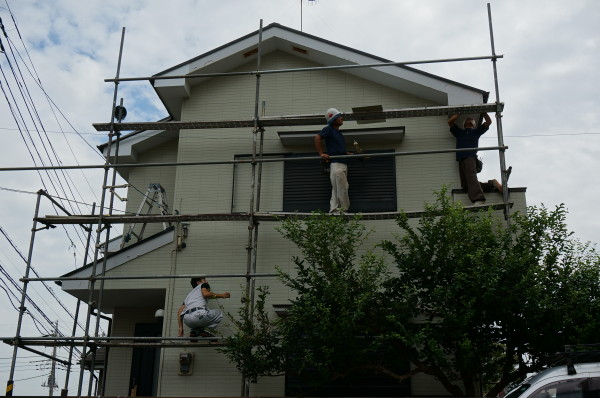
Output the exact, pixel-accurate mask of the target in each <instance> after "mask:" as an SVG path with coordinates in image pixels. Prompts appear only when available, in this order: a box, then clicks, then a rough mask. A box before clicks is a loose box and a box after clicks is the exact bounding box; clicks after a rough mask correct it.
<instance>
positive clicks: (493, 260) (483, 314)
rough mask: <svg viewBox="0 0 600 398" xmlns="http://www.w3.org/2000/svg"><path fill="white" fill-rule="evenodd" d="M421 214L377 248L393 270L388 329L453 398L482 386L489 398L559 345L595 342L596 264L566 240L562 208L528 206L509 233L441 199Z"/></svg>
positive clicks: (499, 223)
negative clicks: (408, 319) (410, 319)
mask: <svg viewBox="0 0 600 398" xmlns="http://www.w3.org/2000/svg"><path fill="white" fill-rule="evenodd" d="M426 210H427V213H426V214H425V215H424V216H423V217H422V218H421V219H420V220H419V222H418V225H417V226H412V225H411V224H410V223H409V220H408V219H407V218H406V217H400V218H399V219H398V225H399V227H400V228H401V230H402V231H403V234H402V235H400V236H399V237H398V238H397V240H396V241H395V242H391V241H387V242H384V243H383V244H382V246H383V248H384V249H385V250H386V251H387V252H388V253H390V254H391V255H392V256H393V257H394V260H395V263H396V266H397V268H398V271H399V274H398V276H397V277H394V278H391V279H389V280H388V281H387V283H386V285H385V287H386V290H387V291H388V292H390V295H389V297H390V303H389V306H390V307H389V312H390V314H394V315H393V316H390V317H388V320H389V321H390V326H389V329H390V330H394V331H395V333H394V334H391V335H390V336H394V338H397V339H398V341H400V342H401V343H403V344H406V345H407V346H408V347H409V351H410V355H411V359H412V361H413V363H415V364H417V366H418V367H419V368H420V369H422V370H423V371H424V372H426V373H429V374H432V375H434V376H436V377H437V378H438V379H439V380H440V381H441V382H442V383H443V384H444V385H445V387H446V388H447V389H448V391H449V392H451V393H452V394H453V395H467V396H477V395H480V394H481V391H480V390H479V383H480V381H482V382H483V384H484V385H485V386H487V387H484V388H485V389H487V390H489V391H488V394H489V396H495V395H496V394H497V393H498V392H500V390H501V389H502V388H503V387H505V386H506V385H507V384H508V383H510V382H512V381H515V380H517V379H519V378H521V377H523V376H524V375H525V374H526V373H528V372H532V371H536V370H539V369H541V368H542V367H543V366H545V365H546V364H547V362H546V361H547V358H549V357H550V356H551V355H552V354H554V353H555V352H557V351H560V350H561V347H562V345H564V344H577V343H586V342H590V341H591V339H593V338H594V336H593V330H597V327H598V326H600V325H599V322H598V321H597V319H600V318H597V317H596V318H594V317H593V316H590V315H589V314H590V312H591V313H592V314H596V315H597V314H598V310H599V309H600V302H599V301H598V289H599V287H598V280H599V279H598V272H599V269H600V262H599V259H598V255H597V253H596V252H595V251H594V250H592V249H591V248H590V247H589V246H587V245H581V244H579V243H578V242H577V241H575V240H572V239H571V237H570V233H569V232H568V231H567V228H566V224H565V216H566V211H565V210H564V207H563V206H559V207H557V208H556V210H554V211H548V210H547V209H545V208H544V207H542V208H535V207H532V208H530V209H529V210H528V213H527V215H515V216H514V217H512V219H511V220H510V224H509V226H507V225H506V223H504V220H500V219H498V218H496V217H494V214H493V213H492V211H489V212H486V213H479V214H473V213H470V212H467V211H465V210H464V209H463V208H462V207H460V206H459V205H457V204H453V203H452V202H451V201H450V199H449V198H448V197H447V196H446V195H445V192H441V193H440V194H439V195H438V198H437V201H436V202H435V204H433V205H428V206H427V207H426ZM409 304H410V305H409ZM409 308H412V309H411V310H410V311H411V316H412V317H413V322H410V323H409V324H406V323H405V322H404V321H403V319H404V316H405V311H406V310H407V309H409ZM396 314H400V315H401V316H400V317H399V318H398V319H396V318H395V316H396ZM397 331H401V333H398V332H397ZM390 339H392V337H390Z"/></svg>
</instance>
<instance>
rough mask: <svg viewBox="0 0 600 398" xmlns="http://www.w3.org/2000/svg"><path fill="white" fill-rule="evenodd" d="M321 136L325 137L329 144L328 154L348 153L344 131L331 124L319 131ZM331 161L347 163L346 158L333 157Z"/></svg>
mask: <svg viewBox="0 0 600 398" xmlns="http://www.w3.org/2000/svg"><path fill="white" fill-rule="evenodd" d="M319 135H320V136H321V138H324V139H325V144H326V145H327V154H328V155H329V156H336V155H347V154H348V152H347V151H346V142H345V141H344V136H343V135H342V133H341V132H340V131H339V130H338V129H335V128H333V127H331V126H325V127H323V130H321V131H320V132H319ZM331 162H332V163H334V162H339V163H345V159H331Z"/></svg>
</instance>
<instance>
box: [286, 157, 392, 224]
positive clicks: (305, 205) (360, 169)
mask: <svg viewBox="0 0 600 398" xmlns="http://www.w3.org/2000/svg"><path fill="white" fill-rule="evenodd" d="M391 152H394V151H393V150H380V151H368V152H366V153H391ZM307 156H312V157H314V156H315V153H314V152H312V153H305V154H291V155H287V156H286V157H294V158H298V157H307ZM348 182H349V184H350V191H349V195H350V209H349V212H352V213H358V212H361V213H373V212H388V211H396V203H397V201H396V161H395V158H394V156H382V157H371V158H368V159H348ZM330 198H331V183H330V182H329V174H328V173H327V174H323V173H322V170H321V164H320V162H319V160H306V161H286V162H285V166H284V187H283V211H285V212H295V211H298V212H311V211H315V210H322V211H324V212H327V211H329V199H330Z"/></svg>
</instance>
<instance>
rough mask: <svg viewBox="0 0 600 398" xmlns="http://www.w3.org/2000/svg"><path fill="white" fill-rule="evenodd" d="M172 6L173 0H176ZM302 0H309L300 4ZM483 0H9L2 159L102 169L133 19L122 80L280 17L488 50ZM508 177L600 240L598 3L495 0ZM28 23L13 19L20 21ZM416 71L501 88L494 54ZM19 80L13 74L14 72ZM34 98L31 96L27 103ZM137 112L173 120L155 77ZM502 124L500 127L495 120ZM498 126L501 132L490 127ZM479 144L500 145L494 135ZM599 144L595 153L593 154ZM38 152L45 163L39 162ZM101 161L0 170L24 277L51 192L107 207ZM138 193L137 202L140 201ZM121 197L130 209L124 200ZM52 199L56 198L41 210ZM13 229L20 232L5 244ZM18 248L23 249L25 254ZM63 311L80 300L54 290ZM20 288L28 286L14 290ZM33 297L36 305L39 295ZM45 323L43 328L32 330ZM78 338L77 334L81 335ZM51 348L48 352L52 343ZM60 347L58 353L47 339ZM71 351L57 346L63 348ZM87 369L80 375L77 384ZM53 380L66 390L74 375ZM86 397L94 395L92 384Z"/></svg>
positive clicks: (28, 383) (41, 377)
mask: <svg viewBox="0 0 600 398" xmlns="http://www.w3.org/2000/svg"><path fill="white" fill-rule="evenodd" d="M166 4H169V5H168V6H167V5H166ZM301 4H302V7H301ZM486 4H487V2H486V1H483V0H453V1H448V0H368V1H365V0H363V1H359V0H314V1H313V0H310V1H309V0H302V3H301V1H300V0H220V1H207V0H195V1H194V0H175V1H171V2H165V1H159V0H130V1H114V0H103V1H99V0H90V1H79V0H52V1H49V0H45V1H35V0H18V1H16V0H0V18H2V22H3V24H4V29H5V32H6V35H3V36H0V39H1V40H2V44H3V46H4V48H5V54H0V60H1V61H0V66H1V67H2V75H1V76H0V83H1V90H2V96H1V97H0V100H1V104H0V135H1V137H2V147H3V148H5V149H6V150H4V151H2V156H1V157H0V167H4V168H6V167H14V166H32V165H34V164H35V165H42V164H45V165H51V164H54V165H58V164H63V165H85V164H100V163H102V160H103V159H102V157H101V156H100V155H99V153H98V152H97V151H96V150H95V146H96V145H97V144H99V143H101V142H104V140H105V136H104V135H102V134H99V133H96V132H95V130H94V129H93V128H92V126H91V124H92V123H94V122H108V121H109V120H110V113H111V108H112V96H113V89H114V86H113V85H112V84H109V83H105V82H104V81H103V79H105V78H111V77H114V76H115V73H116V66H117V56H118V52H119V43H120V38H121V30H122V27H126V35H125V45H124V52H123V61H122V69H121V76H124V77H133V76H149V75H152V74H155V73H157V72H160V71H162V70H164V69H167V68H169V67H170V66H173V65H176V64H179V63H181V62H183V61H186V60H188V59H190V58H193V57H195V56H197V55H199V54H202V53H204V52H206V51H209V50H211V49H213V48H215V47H218V46H220V45H223V44H225V43H227V42H229V41H231V40H234V39H236V38H238V37H240V36H242V35H245V34H248V33H250V32H253V31H255V30H257V29H258V27H259V23H260V19H263V23H264V25H267V24H269V23H272V22H277V23H280V24H282V25H285V26H288V27H291V28H295V29H300V28H301V10H302V29H303V30H304V31H305V32H307V33H310V34H313V35H316V36H319V37H322V38H324V39H327V40H331V41H334V42H337V43H340V44H343V45H346V46H349V47H352V48H355V49H358V50H361V51H364V52H367V53H371V54H374V55H377V56H380V57H384V58H387V59H390V60H393V61H413V60H423V59H441V58H454V57H471V56H482V55H490V53H491V47H490V37H489V28H488V16H487V7H486ZM491 10H492V18H493V27H494V39H495V46H496V53H497V54H502V55H504V58H502V59H500V60H499V61H498V83H499V91H500V93H499V94H500V99H501V101H503V102H505V104H506V106H505V112H504V117H503V127H504V134H505V143H506V144H507V145H508V146H509V150H508V152H507V154H506V158H507V165H510V166H512V167H513V173H512V175H511V178H510V181H509V184H510V185H511V186H513V187H515V186H518V187H527V199H528V203H529V204H530V205H540V204H542V203H543V204H545V205H546V206H548V207H554V206H555V205H557V204H560V203H564V204H565V205H566V207H567V209H568V210H569V214H568V219H567V220H568V224H569V227H570V229H571V230H573V231H574V232H575V236H576V237H578V238H579V239H581V240H583V241H592V242H600V232H599V229H600V217H598V215H597V213H598V211H597V208H596V207H594V204H593V203H594V202H593V198H594V197H600V183H599V181H598V177H597V173H598V172H599V171H600V160H598V155H597V154H598V153H600V128H599V127H598V124H599V122H600V117H599V115H600V112H599V109H600V95H599V94H598V89H599V88H600V72H599V65H600V29H599V28H598V23H599V21H600V2H599V1H598V0H571V1H570V2H568V4H566V3H565V2H563V1H558V0H546V1H544V2H539V1H533V0H491ZM15 22H16V24H15ZM419 68H421V69H423V70H426V71H428V72H432V73H435V74H438V75H440V76H442V77H444V78H448V79H451V80H455V81H458V82H461V83H464V84H467V85H471V86H474V87H477V88H481V89H484V90H487V91H490V92H491V98H492V99H494V98H495V95H496V93H495V91H494V77H493V71H492V63H491V62H490V61H472V62H467V63H446V64H437V65H429V66H420V67H419ZM14 76H17V79H18V80H19V81H21V82H23V83H21V84H17V83H15V77H14ZM23 97H25V98H27V100H26V101H23V100H22V98H23ZM121 97H122V98H123V99H124V103H125V106H126V107H127V109H128V112H129V114H128V117H127V120H128V121H152V120H157V119H159V118H161V117H163V116H166V112H165V111H164V109H163V108H162V107H161V105H160V103H159V101H158V100H157V98H155V96H154V93H153V90H152V89H151V88H150V84H149V83H148V82H136V83H127V84H122V85H121V86H120V87H119V98H121ZM492 130H493V131H494V132H495V129H492ZM492 130H491V131H492ZM488 135H489V137H486V138H485V139H482V141H481V145H482V146H494V145H496V143H497V139H496V137H495V133H492V134H490V133H488ZM594 153H596V155H594ZM484 158H485V159H484V160H485V164H486V166H485V171H484V173H483V174H484V175H483V178H497V177H498V175H499V174H498V169H499V168H498V160H497V155H496V154H495V153H492V152H486V153H485V154H484ZM34 159H35V160H34ZM101 184H102V172H101V171H68V172H56V173H55V172H45V171H41V172H39V173H37V172H31V171H28V172H12V171H0V203H1V205H0V227H1V228H2V234H0V265H1V266H2V269H3V270H4V271H5V272H6V273H7V274H8V275H10V276H11V278H13V279H14V280H16V281H17V283H18V284H19V282H18V278H20V277H21V276H22V275H23V273H24V262H23V260H22V258H21V254H22V255H23V256H26V255H27V253H28V249H29V243H30V236H31V225H32V216H33V211H34V208H35V200H36V196H35V195H34V194H32V193H33V192H36V191H37V190H39V189H47V190H48V191H49V192H51V193H53V194H54V195H57V196H59V197H63V198H71V199H72V198H75V199H76V201H77V202H81V203H73V202H64V203H65V205H66V206H68V209H69V211H71V212H73V213H78V212H82V213H89V212H90V211H91V210H90V208H89V206H88V205H87V204H89V203H92V202H98V201H99V199H100V189H99V187H100V186H101ZM130 200H134V201H136V202H137V201H139V200H140V197H135V198H130ZM119 206H121V207H122V205H119ZM54 211H55V210H54V209H52V208H51V207H50V206H49V205H48V201H47V200H45V201H44V202H43V205H42V209H41V211H40V213H41V214H42V215H45V214H52V213H53V212H54ZM9 239H10V241H9ZM84 248H85V235H84V234H83V233H82V232H81V231H80V230H77V229H74V228H62V227H58V228H57V230H55V231H52V232H48V231H41V232H39V233H37V234H36V242H35V251H34V253H33V258H34V262H33V263H34V267H35V269H36V271H37V272H38V273H39V274H41V275H44V276H56V275H60V274H62V273H65V272H68V271H70V270H72V269H74V268H75V267H78V266H81V264H82V263H83V262H84V259H83V253H84ZM19 253H20V254H19ZM0 277H1V278H2V280H3V281H4V283H3V284H2V285H0V287H2V289H3V290H5V291H0V311H2V314H3V316H2V317H1V318H0V319H1V321H0V335H1V336H11V335H14V333H15V325H16V321H17V311H16V310H15V309H14V308H13V306H16V307H18V305H19V304H18V299H20V294H19V293H17V292H16V288H15V287H14V286H13V285H12V284H11V282H10V281H9V280H8V277H7V276H6V275H5V274H4V273H3V274H2V275H0ZM48 287H49V289H50V290H52V292H53V294H54V295H56V296H57V297H59V300H60V301H61V303H62V304H64V305H65V306H67V307H69V308H71V307H73V306H74V303H73V300H71V299H70V298H69V297H67V296H64V295H62V294H61V292H60V290H59V289H58V288H57V287H55V285H53V284H49V285H48ZM30 292H31V295H32V298H33V299H34V300H35V301H36V303H38V305H39V306H40V307H41V309H42V312H44V313H45V315H46V316H47V317H48V318H49V319H50V320H51V321H53V322H54V321H56V320H58V322H59V329H60V330H61V332H62V333H64V334H67V335H69V334H71V332H70V328H71V324H72V320H71V318H70V317H69V315H67V314H66V312H65V311H64V310H62V308H61V307H60V304H59V303H57V302H56V300H55V299H54V298H53V297H51V294H50V293H49V292H48V289H46V287H44V286H43V285H41V284H39V283H35V284H32V285H31V291H30ZM13 294H16V295H13ZM27 307H28V308H31V305H27ZM32 312H33V313H34V316H35V317H36V319H37V321H33V320H32V318H31V317H30V316H27V317H25V319H24V323H23V334H24V335H26V336H34V335H39V334H40V332H41V333H43V334H49V333H51V327H50V326H49V325H48V323H47V321H46V320H45V319H44V318H43V316H41V315H39V313H37V312H36V311H34V310H32ZM36 327H37V329H38V330H39V331H38V330H36ZM78 334H79V335H81V333H78ZM42 349H43V348H42ZM46 352H48V353H51V349H46ZM67 354H68V353H67V352H66V351H65V350H59V352H58V354H57V355H58V356H60V357H63V358H64V357H66V355H67ZM11 355H12V349H11V348H10V347H8V346H6V345H5V344H2V345H0V378H1V379H2V381H3V382H4V381H6V380H7V379H8V369H9V367H10V366H9V365H10V358H11ZM48 373H49V363H48V362H43V361H42V359H41V358H40V357H35V356H33V354H28V353H27V352H25V351H20V356H19V361H18V362H17V374H16V375H15V380H17V381H16V384H15V391H14V393H15V395H25V394H45V393H47V392H48V389H47V388H44V387H42V384H44V383H45V382H47V375H48ZM77 379H78V374H77V373H74V375H73V376H72V377H71V383H70V392H71V393H73V391H74V390H75V389H76V385H77ZM57 384H58V385H59V386H60V388H63V387H64V372H62V371H59V373H58V378H57ZM84 392H85V391H84Z"/></svg>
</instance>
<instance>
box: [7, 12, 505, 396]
mask: <svg viewBox="0 0 600 398" xmlns="http://www.w3.org/2000/svg"><path fill="white" fill-rule="evenodd" d="M487 13H488V24H489V35H490V43H491V55H489V56H481V57H466V58H450V59H436V60H424V61H409V62H384V63H373V64H360V65H358V64H352V65H337V66H323V67H310V68H289V69H279V70H261V57H262V33H263V25H262V20H261V21H260V27H259V30H258V43H257V64H256V70H255V71H248V72H223V73H208V74H190V75H183V76H148V77H131V78H122V77H120V69H121V60H122V55H123V43H124V38H125V28H123V29H122V34H121V43H120V48H119V55H118V63H117V68H116V76H115V78H113V79H105V81H106V82H109V83H114V93H113V103H112V109H113V110H112V114H111V119H110V120H111V121H110V122H109V123H95V124H93V126H94V128H96V130H98V131H107V132H108V142H107V144H106V153H107V156H106V161H105V163H104V164H101V165H79V166H50V167H11V168H0V171H28V170H40V169H45V170H52V169H63V170H68V169H103V170H104V174H103V182H102V195H101V199H100V203H99V206H98V207H99V209H98V212H97V214H96V204H95V203H94V206H93V209H92V214H90V215H73V214H70V213H69V212H68V211H67V210H66V209H65V208H64V207H62V206H61V205H60V204H59V203H57V202H56V201H55V200H54V199H53V198H52V197H51V196H50V195H48V194H47V193H46V192H45V191H42V190H40V191H38V193H37V201H36V207H35V211H34V216H33V226H32V233H31V239H30V244H29V252H28V256H27V266H26V271H25V275H24V277H23V278H21V279H20V280H21V281H22V282H23V289H22V290H23V291H22V297H21V302H20V307H19V317H18V322H17V327H16V332H15V336H14V337H7V338H2V340H3V342H4V343H6V344H9V345H12V346H13V347H14V348H13V356H12V362H11V369H10V376H9V380H8V382H7V389H6V395H7V396H11V395H13V384H14V381H13V379H14V373H15V363H16V358H17V352H18V349H19V348H21V349H24V350H27V351H30V352H33V353H36V354H39V355H41V356H44V357H46V358H50V359H53V360H55V361H57V362H60V363H63V364H65V365H66V366H67V375H66V379H65V386H64V389H63V390H62V394H61V395H67V394H68V387H69V375H70V372H71V366H72V364H71V362H72V356H73V349H74V347H81V348H82V353H81V363H80V367H81V369H80V374H79V381H78V388H77V396H82V395H83V394H82V388H83V384H84V383H83V381H84V370H86V369H85V363H84V362H85V361H84V360H83V359H84V358H85V357H86V356H88V355H90V354H91V364H90V366H89V369H90V371H89V382H88V391H87V395H91V392H92V384H93V378H94V363H95V361H96V360H97V358H96V352H97V349H98V348H101V347H104V348H105V351H104V361H105V363H106V359H107V356H108V349H109V348H123V347H160V348H166V347H216V346H219V345H221V344H222V343H219V342H217V343H215V342H211V341H209V340H208V339H205V338H198V337H194V339H198V341H197V342H191V341H190V338H189V337H135V336H133V337H132V336H121V337H119V336H110V330H109V336H99V327H100V320H101V319H107V320H108V321H109V322H110V318H107V317H103V316H102V315H101V314H100V313H101V311H102V305H103V303H102V301H103V291H104V282H105V281H106V280H119V279H127V280H141V279H166V280H169V281H170V283H173V281H174V280H176V279H179V278H187V279H189V278H191V277H195V276H198V275H182V274H166V275H154V276H147V275H128V276H107V275H106V270H107V269H106V267H107V257H108V243H109V241H110V239H111V238H110V232H111V228H110V226H111V225H112V224H124V223H131V228H130V232H131V230H132V229H133V226H134V225H135V223H141V224H143V225H144V226H145V225H146V223H163V224H164V225H165V226H166V224H167V223H176V225H179V224H180V223H182V222H203V221H235V222H242V223H247V229H248V236H247V245H246V250H247V253H246V272H245V273H237V274H236V273H227V274H212V275H208V274H207V275H205V276H206V277H207V278H243V279H245V286H246V287H245V290H246V294H247V297H250V307H249V308H250V309H249V311H253V305H254V291H255V281H256V279H257V278H263V277H273V276H276V274H273V273H257V249H258V246H257V244H258V237H259V234H258V226H259V222H267V221H272V222H280V221H281V220H282V219H285V218H287V217H296V218H303V217H309V216H310V214H308V213H283V212H276V213H273V212H261V210H260V203H261V201H260V194H261V177H262V166H263V164H264V163H268V162H292V161H306V160H316V159H320V157H318V156H314V157H304V158H301V159H299V158H287V157H285V158H284V157H275V158H263V139H264V131H265V128H267V127H274V126H314V125H322V124H323V116H322V115H320V114H319V115H316V114H310V115H286V116H278V117H261V116H260V114H259V94H260V86H261V84H260V83H261V76H263V75H269V74H278V73H295V72H305V71H317V70H346V69H353V68H373V67H385V66H404V65H414V64H428V63H441V62H457V61H470V60H485V59H488V60H491V61H492V65H493V76H494V85H495V93H496V98H495V102H494V103H484V104H470V105H461V106H435V107H421V108H404V109H392V110H382V111H374V112H354V113H346V114H345V119H346V120H350V121H369V120H378V121H379V120H382V119H383V120H387V119H394V118H406V117H427V116H442V115H448V114H461V115H462V114H470V113H482V112H493V113H495V115H496V121H497V124H496V128H497V137H498V144H497V146H492V147H479V148H466V149H448V150H426V151H413V152H393V153H380V154H377V153H369V154H368V155H366V154H356V155H346V156H340V157H339V158H364V157H365V156H369V157H378V156H381V157H389V156H394V157H397V156H413V155H424V154H439V153H449V152H452V153H454V152H461V151H472V150H479V151H498V154H499V160H500V172H501V178H502V182H501V183H502V186H503V187H504V189H503V191H502V203H500V204H496V205H492V206H468V207H466V208H467V209H468V210H471V211H481V210H484V209H488V208H490V207H491V208H492V209H494V210H503V211H504V215H505V218H506V219H507V220H508V215H509V213H510V208H511V204H512V203H511V202H510V198H509V189H508V177H509V174H510V170H507V168H506V160H505V151H506V150H507V149H508V147H507V146H505V144H504V138H503V131H502V111H503V109H504V104H503V103H502V102H501V101H500V94H499V86H498V75H497V68H496V62H497V60H498V59H499V58H502V55H497V54H496V50H495V45H494V36H493V27H492V16H491V8H490V4H489V3H488V4H487ZM241 75H243V76H251V77H255V78H256V86H255V103H254V117H253V118H252V119H250V120H220V121H159V122H129V123H123V122H122V115H121V116H120V115H119V114H116V113H117V112H118V110H119V107H120V106H121V105H122V103H121V105H120V106H117V94H118V87H119V84H120V83H121V82H129V81H144V80H145V81H150V80H159V79H195V78H207V77H223V78H226V77H229V76H241ZM215 128H219V129H221V128H222V129H227V128H251V129H252V152H251V156H250V159H235V160H222V161H198V162H162V163H135V164H118V156H119V144H120V142H121V132H122V131H132V130H147V129H152V130H180V129H215ZM113 147H114V162H113V163H112V164H111V161H110V158H111V154H112V153H113V152H112V150H113ZM224 164H250V166H251V172H250V203H249V211H248V212H246V213H233V212H232V213H221V214H165V213H164V212H163V214H159V215H150V214H146V215H142V214H140V213H141V207H140V210H139V211H138V213H137V214H136V215H134V216H132V215H114V214H113V210H114V199H115V196H116V194H115V192H114V188H116V187H119V186H117V185H116V177H117V172H118V170H119V169H121V168H137V167H167V166H182V167H183V166H207V165H224ZM146 196H148V193H147V194H146ZM42 198H45V199H47V200H49V201H51V202H52V203H53V204H54V205H55V206H57V207H58V208H59V209H61V211H62V212H64V214H65V215H64V216H45V217H41V216H40V215H39V209H40V202H41V199H42ZM148 213H149V211H148ZM403 213H405V214H407V215H408V217H412V218H416V217H419V216H421V215H422V214H423V212H421V211H414V212H408V213H406V212H403ZM398 214H399V213H398V212H385V213H365V214H363V215H362V217H361V218H362V219H363V220H389V219H393V218H395V217H396V216H397V215H398ZM341 217H344V215H342V216H341ZM59 224H72V225H80V226H81V227H82V228H83V229H84V230H85V231H86V232H87V243H86V248H85V256H84V264H83V265H84V266H85V265H86V264H85V263H86V259H87V258H88V254H89V251H90V241H91V235H92V233H93V232H94V231H95V234H96V235H95V238H96V239H95V241H96V242H104V243H103V244H96V245H95V248H94V252H93V261H92V263H91V264H92V267H91V275H90V276H89V277H69V276H55V277H37V278H32V277H30V276H29V274H30V270H31V263H32V253H33V248H34V241H35V237H36V233H37V232H39V231H41V230H44V229H49V228H51V227H53V226H55V225H59ZM94 226H95V229H94ZM142 233H143V231H142ZM103 234H104V238H103V237H102V235H103ZM103 251H104V255H102V254H103ZM101 255H102V258H100V256H101ZM73 280H81V281H88V290H89V293H88V301H87V303H86V304H87V314H86V316H85V328H84V335H83V336H80V337H77V336H75V333H76V326H77V323H78V317H79V312H80V304H81V300H78V302H77V308H76V315H75V317H74V324H73V333H72V334H73V335H72V336H70V337H64V336H48V337H23V336H21V329H22V322H23V316H24V314H25V300H26V297H27V287H28V284H29V283H30V282H35V281H73ZM96 283H99V285H98V288H96ZM169 289H171V291H173V290H174V289H173V285H170V286H169ZM96 290H97V292H98V297H97V298H96V299H94V297H93V295H94V292H95V291H96ZM93 317H95V322H94V321H93V319H94V318H93ZM92 324H94V325H92ZM92 329H93V330H92ZM109 329H110V328H109ZM36 346H43V347H57V346H65V347H69V349H70V351H69V357H68V360H66V361H65V360H61V359H58V358H56V357H53V356H50V355H48V354H45V353H43V352H40V351H38V350H35V349H33V348H31V347H36ZM105 376H106V372H103V375H102V377H103V380H100V381H99V382H98V385H99V386H100V389H99V395H103V393H104V385H105V382H106V380H105ZM249 388H250V386H249V382H248V380H246V379H243V380H242V382H241V391H240V395H241V396H248V395H249Z"/></svg>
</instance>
